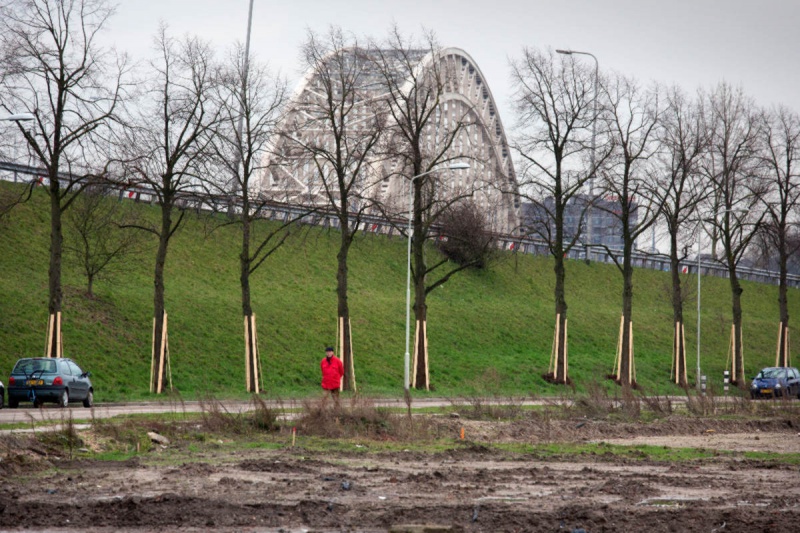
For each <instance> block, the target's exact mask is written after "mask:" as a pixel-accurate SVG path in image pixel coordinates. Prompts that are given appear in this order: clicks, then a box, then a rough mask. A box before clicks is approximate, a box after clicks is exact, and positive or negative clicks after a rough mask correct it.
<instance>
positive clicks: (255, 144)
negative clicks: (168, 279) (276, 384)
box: [209, 46, 288, 393]
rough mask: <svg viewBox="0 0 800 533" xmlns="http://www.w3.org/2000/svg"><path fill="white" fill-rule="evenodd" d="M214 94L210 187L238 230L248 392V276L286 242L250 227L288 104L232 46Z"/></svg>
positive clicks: (260, 208)
mask: <svg viewBox="0 0 800 533" xmlns="http://www.w3.org/2000/svg"><path fill="white" fill-rule="evenodd" d="M218 81H219V83H218V84H217V85H216V88H215V94H216V98H217V99H218V102H219V104H218V105H219V109H220V120H219V123H218V125H217V128H216V131H215V132H214V134H213V135H212V137H211V145H210V152H211V154H212V156H211V160H212V161H211V166H212V168H213V169H214V170H213V171H212V172H211V173H210V174H212V175H216V176H218V177H220V179H219V180H218V181H217V182H213V181H212V182H211V183H210V184H209V187H210V189H211V190H212V191H213V192H214V193H215V194H218V195H220V196H223V197H226V196H230V200H229V201H230V205H231V208H230V209H229V212H231V213H233V214H235V216H234V221H235V222H236V223H238V224H239V225H240V226H241V230H242V247H241V252H240V254H239V282H240V285H241V290H242V314H243V315H244V319H245V354H247V357H246V361H245V364H246V383H247V390H248V391H249V392H256V393H257V392H259V391H260V389H261V380H260V378H261V364H260V359H259V357H258V352H259V350H258V342H257V339H258V336H257V333H256V332H257V329H256V320H255V315H254V313H253V307H252V301H251V296H250V295H251V293H250V276H251V275H252V274H253V273H255V271H256V270H257V269H258V268H259V267H260V266H261V265H262V264H263V263H264V261H266V260H267V258H269V257H270V256H271V255H272V253H273V252H275V251H276V250H277V249H278V248H279V247H280V246H281V245H282V244H283V243H284V242H285V241H286V238H287V237H288V230H287V226H288V223H286V224H282V225H279V226H277V227H275V228H274V229H271V230H268V231H266V233H264V234H261V233H256V232H255V226H254V222H255V221H256V220H257V219H259V218H261V217H262V216H263V213H264V208H265V206H267V205H268V203H269V202H268V198H267V196H265V195H264V194H263V193H262V191H261V187H260V180H261V179H263V177H264V172H265V161H267V159H268V157H267V156H268V154H269V151H270V146H271V139H272V136H273V135H275V134H276V132H275V126H276V124H277V123H278V121H279V119H280V113H281V110H282V107H283V105H284V103H285V101H286V83H285V81H283V80H282V79H280V78H277V77H272V76H271V75H270V73H269V71H268V70H267V69H266V67H265V66H263V65H261V64H259V63H257V62H254V61H253V60H252V58H251V57H249V56H248V51H247V50H246V49H245V48H243V47H241V46H236V47H235V48H234V49H233V50H232V52H231V53H230V57H229V58H228V60H227V61H226V62H225V66H223V67H221V68H220V72H219V73H218Z"/></svg>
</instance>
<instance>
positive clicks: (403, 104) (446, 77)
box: [374, 28, 472, 390]
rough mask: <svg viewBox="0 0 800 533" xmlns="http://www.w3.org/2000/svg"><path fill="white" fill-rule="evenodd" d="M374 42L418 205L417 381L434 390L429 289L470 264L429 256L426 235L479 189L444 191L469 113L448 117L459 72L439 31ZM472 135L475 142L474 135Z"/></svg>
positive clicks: (390, 140)
mask: <svg viewBox="0 0 800 533" xmlns="http://www.w3.org/2000/svg"><path fill="white" fill-rule="evenodd" d="M374 49H375V57H376V60H375V62H376V65H375V67H376V68H377V70H378V72H379V73H380V77H381V79H382V81H383V83H384V85H385V87H384V90H385V91H386V95H385V98H384V99H383V102H384V105H385V106H386V108H387V109H388V112H389V117H390V119H389V121H388V123H387V125H386V127H387V132H386V134H385V135H386V139H385V140H386V142H385V144H384V145H383V150H384V153H385V156H386V157H389V158H392V161H393V163H394V165H395V167H394V168H395V172H396V173H398V174H400V175H403V176H407V177H408V178H409V188H410V195H411V197H412V201H411V203H412V206H413V207H412V209H411V212H412V217H411V218H412V226H413V236H414V238H413V241H412V245H411V248H412V250H411V257H412V268H411V271H412V277H413V285H414V316H415V318H416V334H415V336H414V339H415V341H414V358H413V369H412V370H411V376H410V386H413V387H416V388H418V389H426V390H427V389H429V387H430V374H429V365H428V360H429V354H428V340H427V330H426V327H427V326H426V323H427V309H428V306H427V301H426V300H427V296H428V294H429V293H430V292H431V291H432V290H434V289H436V288H437V287H440V286H441V285H443V284H444V283H446V282H447V281H448V280H449V279H450V278H451V277H452V276H453V275H454V274H456V273H457V272H460V271H462V270H464V269H466V268H469V267H468V265H458V264H455V263H450V262H449V261H448V260H447V258H446V257H445V258H441V257H439V258H436V259H434V260H433V261H431V260H430V259H429V257H428V256H427V255H426V242H427V241H428V239H429V237H430V236H431V230H432V228H433V227H434V225H435V224H436V223H437V221H438V220H439V218H440V217H441V216H442V214H443V213H444V212H446V210H447V209H448V207H449V206H450V205H453V204H456V203H458V202H459V201H461V200H462V199H464V198H467V197H469V196H471V194H472V191H471V190H457V189H451V190H448V191H447V193H446V194H443V193H442V191H443V189H442V188H443V186H444V184H445V183H446V182H447V180H446V179H444V177H449V176H451V175H452V173H459V172H465V171H463V170H455V171H452V170H451V171H448V170H446V169H445V167H447V166H448V165H449V164H450V163H451V162H452V161H454V160H455V159H456V158H457V157H458V154H457V153H456V152H455V151H454V150H452V147H453V144H454V142H455V141H456V139H459V138H460V137H459V135H460V133H461V132H462V130H463V129H464V126H465V124H467V123H468V121H469V120H470V117H469V116H467V115H466V114H464V115H462V114H459V115H458V116H455V117H449V120H443V115H444V111H443V110H442V109H441V107H440V105H439V104H440V103H441V102H442V99H443V97H444V96H445V93H446V91H447V90H448V84H449V83H451V82H453V78H454V74H455V73H454V72H453V71H451V70H450V69H449V68H448V66H447V64H446V63H445V62H444V61H441V58H440V56H439V53H440V51H441V47H440V46H439V45H438V44H437V42H436V40H435V39H434V37H433V35H431V34H428V35H427V36H426V38H425V40H424V42H423V43H421V44H417V43H415V42H414V41H413V39H410V38H407V37H405V36H403V35H402V34H401V33H400V32H399V30H398V29H397V28H394V29H393V30H392V31H391V33H390V35H389V37H388V39H387V41H386V42H385V43H383V44H382V45H380V46H375V47H374ZM432 139H435V142H432ZM465 142H466V143H467V144H468V143H469V140H468V139H466V140H465ZM439 269H442V270H440V271H438V272H437V274H438V277H437V278H436V279H434V280H432V281H429V276H431V275H432V274H433V273H434V272H436V271H437V270H439Z"/></svg>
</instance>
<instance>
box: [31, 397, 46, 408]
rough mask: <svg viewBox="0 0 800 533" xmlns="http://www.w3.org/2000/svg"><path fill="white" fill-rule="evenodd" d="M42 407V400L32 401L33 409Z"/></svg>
mask: <svg viewBox="0 0 800 533" xmlns="http://www.w3.org/2000/svg"><path fill="white" fill-rule="evenodd" d="M42 405H44V402H43V401H42V400H40V399H39V398H36V399H35V400H33V406H34V407H41V406H42Z"/></svg>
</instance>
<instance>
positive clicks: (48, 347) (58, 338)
mask: <svg viewBox="0 0 800 533" xmlns="http://www.w3.org/2000/svg"><path fill="white" fill-rule="evenodd" d="M54 341H55V342H54ZM45 343H46V344H45V347H44V356H45V357H64V345H63V337H62V335H61V311H58V312H56V313H51V314H50V316H49V317H48V319H47V339H46V341H45ZM53 344H55V352H54V351H53Z"/></svg>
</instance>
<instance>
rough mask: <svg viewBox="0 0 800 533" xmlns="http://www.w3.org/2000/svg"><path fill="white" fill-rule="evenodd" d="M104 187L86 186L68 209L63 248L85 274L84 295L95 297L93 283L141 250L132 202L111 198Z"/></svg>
mask: <svg viewBox="0 0 800 533" xmlns="http://www.w3.org/2000/svg"><path fill="white" fill-rule="evenodd" d="M107 193H108V191H107V190H106V188H105V187H103V186H94V187H88V188H86V189H85V190H84V191H83V193H82V194H81V195H80V196H79V197H78V198H77V199H76V200H75V202H74V204H73V206H72V209H70V210H69V211H68V212H67V216H66V222H67V228H68V229H69V230H70V231H69V232H68V233H67V235H66V239H65V241H64V242H65V245H64V247H65V249H66V250H67V251H68V252H71V255H72V257H73V258H74V261H75V263H76V264H77V265H78V266H79V267H80V269H81V271H82V272H83V274H84V275H85V276H86V294H87V296H89V297H90V298H93V297H94V282H95V280H98V279H101V278H102V277H106V276H110V275H112V274H113V273H116V272H122V271H124V270H125V268H126V261H128V260H130V259H131V258H132V257H133V256H134V255H135V254H137V253H138V252H139V251H140V250H141V249H142V238H141V237H142V234H141V232H137V231H134V230H132V229H124V228H123V226H131V225H135V224H136V222H137V215H136V213H135V212H134V211H133V210H132V209H131V205H128V204H126V203H121V202H119V201H114V200H113V199H112V198H110V197H109V196H111V195H108V194H107Z"/></svg>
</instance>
